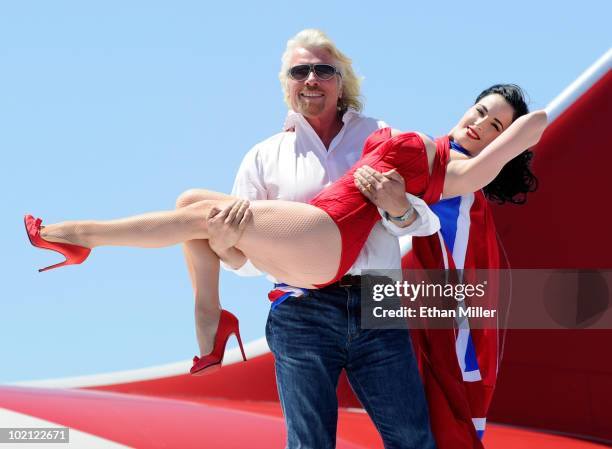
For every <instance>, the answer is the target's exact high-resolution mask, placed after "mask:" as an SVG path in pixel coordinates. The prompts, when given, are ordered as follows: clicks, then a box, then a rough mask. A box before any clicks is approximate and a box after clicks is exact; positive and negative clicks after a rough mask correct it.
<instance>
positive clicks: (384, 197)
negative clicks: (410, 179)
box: [353, 165, 412, 217]
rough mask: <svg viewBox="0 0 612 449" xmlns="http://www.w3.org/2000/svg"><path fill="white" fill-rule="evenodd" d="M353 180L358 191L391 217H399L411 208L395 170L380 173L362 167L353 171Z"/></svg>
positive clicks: (404, 187)
mask: <svg viewBox="0 0 612 449" xmlns="http://www.w3.org/2000/svg"><path fill="white" fill-rule="evenodd" d="M353 178H354V180H355V186H357V188H358V189H359V191H360V192H361V193H362V194H363V195H364V196H365V197H366V198H367V199H368V200H370V201H371V202H372V203H374V204H375V205H376V207H379V208H381V209H382V210H384V211H385V212H387V213H388V214H389V215H391V216H392V217H401V216H402V215H404V214H405V213H406V212H407V211H408V210H409V209H410V208H412V205H411V204H410V201H408V198H406V184H405V183H404V178H403V177H402V175H400V174H399V173H398V172H397V170H395V169H393V170H389V171H388V172H384V173H380V172H378V171H376V170H374V169H373V168H372V167H369V166H368V165H364V166H363V167H360V168H358V169H357V170H356V171H355V173H354V175H353Z"/></svg>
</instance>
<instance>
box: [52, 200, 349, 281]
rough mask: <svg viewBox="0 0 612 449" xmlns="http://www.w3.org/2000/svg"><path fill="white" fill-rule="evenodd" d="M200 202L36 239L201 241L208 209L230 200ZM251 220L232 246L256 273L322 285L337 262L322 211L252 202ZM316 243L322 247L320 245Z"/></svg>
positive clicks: (140, 243) (58, 228)
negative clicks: (258, 271) (242, 254)
mask: <svg viewBox="0 0 612 449" xmlns="http://www.w3.org/2000/svg"><path fill="white" fill-rule="evenodd" d="M229 198H230V199H229V200H219V199H217V200H203V201H198V202H196V203H193V204H191V205H189V206H186V207H183V208H180V209H178V210H174V211H165V212H153V213H149V214H143V215H137V216H133V217H129V218H123V219H119V220H111V221H71V222H64V223H58V224H53V225H49V226H46V227H45V228H44V229H42V230H41V237H42V238H44V239H46V240H50V241H56V242H67V243H72V244H76V245H81V246H85V247H88V248H94V247H96V246H102V245H111V246H113V245H114V246H133V247H141V248H157V247H163V246H170V245H175V244H178V243H184V242H186V241H189V240H198V239H207V238H208V232H207V220H206V218H207V217H208V215H209V213H210V211H211V209H212V208H218V209H224V208H225V207H226V206H227V205H228V204H231V202H232V201H233V200H234V198H232V197H229ZM250 209H251V212H252V217H253V218H252V220H250V222H249V223H248V224H247V226H246V228H245V229H244V232H243V234H242V237H241V238H240V240H239V241H238V243H237V244H236V245H235V246H236V248H237V249H239V250H240V251H242V252H243V253H244V255H245V256H246V257H247V258H248V259H250V260H251V261H252V262H253V263H254V265H255V266H256V267H258V268H259V269H260V270H261V271H264V272H266V273H269V274H271V275H272V276H274V277H276V278H277V279H279V280H281V281H283V282H286V283H289V284H291V285H295V286H298V287H309V286H312V285H314V284H323V283H325V282H327V281H328V280H330V279H331V278H333V277H334V275H335V274H336V270H337V268H338V266H339V262H340V254H341V250H342V245H341V237H340V233H339V231H338V228H337V226H336V225H335V223H334V222H333V221H332V219H331V218H330V217H329V215H327V214H326V213H325V212H324V211H322V210H320V209H318V208H316V207H314V206H311V205H309V204H304V203H295V202H290V201H281V200H276V201H254V202H252V203H251V208H250ZM322 242H325V243H324V244H322Z"/></svg>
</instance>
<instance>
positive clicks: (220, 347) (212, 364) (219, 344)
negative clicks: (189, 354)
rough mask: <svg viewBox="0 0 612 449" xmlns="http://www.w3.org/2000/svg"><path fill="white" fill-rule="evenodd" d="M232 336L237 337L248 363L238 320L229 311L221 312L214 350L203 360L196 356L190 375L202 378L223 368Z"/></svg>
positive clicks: (243, 356) (243, 357) (244, 358)
mask: <svg viewBox="0 0 612 449" xmlns="http://www.w3.org/2000/svg"><path fill="white" fill-rule="evenodd" d="M232 334H234V335H235V336H236V339H237V340H238V345H239V346H240V352H242V359H243V360H244V361H245V362H246V359H247V358H246V355H244V349H243V348H242V340H241V339H240V329H238V318H236V317H235V316H234V315H233V314H231V313H230V312H228V311H227V310H221V317H220V318H219V326H218V327H217V335H215V345H214V347H213V350H212V351H211V352H210V354H208V355H205V356H204V357H202V358H200V357H198V356H195V357H194V358H193V366H192V367H191V370H190V371H189V374H191V375H192V376H201V375H202V374H207V373H209V372H211V371H214V370H217V369H219V368H221V362H223V356H224V354H225V345H226V344H227V340H228V339H229V337H230V335H232Z"/></svg>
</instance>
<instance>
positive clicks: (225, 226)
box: [206, 200, 253, 254]
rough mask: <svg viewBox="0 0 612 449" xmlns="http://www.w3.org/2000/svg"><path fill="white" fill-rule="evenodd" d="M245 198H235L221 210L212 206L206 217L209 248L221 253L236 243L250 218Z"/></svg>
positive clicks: (251, 215)
mask: <svg viewBox="0 0 612 449" xmlns="http://www.w3.org/2000/svg"><path fill="white" fill-rule="evenodd" d="M249 206H250V203H249V202H248V201H246V200H236V201H234V202H233V203H232V204H230V205H228V206H227V207H226V208H225V209H223V210H221V209H219V208H217V207H213V208H212V209H211V210H210V213H209V214H208V217H206V223H207V225H208V234H209V238H208V243H209V244H210V247H211V249H212V250H213V251H214V252H215V253H217V254H221V253H223V252H224V251H226V250H227V249H229V248H231V247H233V246H234V245H236V243H238V240H240V237H241V236H242V233H243V232H244V228H245V227H246V225H247V224H248V222H249V220H251V219H252V217H253V213H252V212H251V210H250V209H249Z"/></svg>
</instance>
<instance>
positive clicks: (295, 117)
mask: <svg viewBox="0 0 612 449" xmlns="http://www.w3.org/2000/svg"><path fill="white" fill-rule="evenodd" d="M356 117H361V113H360V112H358V111H356V110H355V109H348V110H347V111H346V112H345V113H344V115H343V116H342V122H343V123H344V124H345V125H346V124H347V123H348V122H350V121H351V120H353V119H354V118H356ZM300 125H301V126H304V125H307V126H310V124H309V123H308V121H306V119H305V118H304V116H303V115H302V114H300V113H299V112H295V111H294V110H292V109H290V110H289V112H287V117H286V118H285V123H284V125H283V131H287V130H289V129H291V128H294V129H295V128H296V127H297V126H300Z"/></svg>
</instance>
